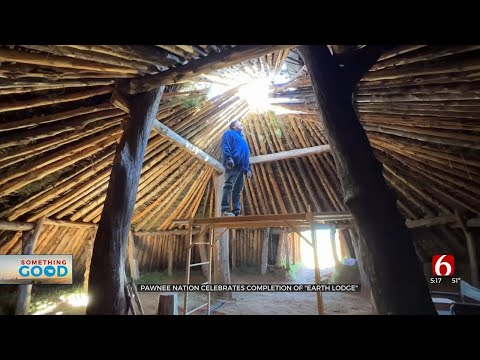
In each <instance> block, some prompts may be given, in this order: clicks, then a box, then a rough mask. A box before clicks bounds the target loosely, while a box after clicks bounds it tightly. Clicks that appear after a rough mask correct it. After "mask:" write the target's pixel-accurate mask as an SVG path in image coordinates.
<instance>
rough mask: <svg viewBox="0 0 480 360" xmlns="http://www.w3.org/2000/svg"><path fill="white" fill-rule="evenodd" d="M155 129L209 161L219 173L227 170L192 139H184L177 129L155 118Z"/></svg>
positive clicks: (203, 159)
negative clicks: (191, 140)
mask: <svg viewBox="0 0 480 360" xmlns="http://www.w3.org/2000/svg"><path fill="white" fill-rule="evenodd" d="M153 129H154V130H155V131H157V132H159V133H160V134H162V135H164V136H166V137H167V138H168V139H169V140H170V141H172V142H174V143H175V144H176V145H178V146H179V147H181V148H182V149H184V150H186V151H188V152H189V153H190V154H192V155H193V156H195V157H196V158H197V159H200V160H201V161H203V162H205V163H207V164H208V165H210V166H213V168H214V169H215V170H216V171H217V172H218V173H219V174H222V173H223V172H224V171H225V168H224V167H223V165H222V164H221V163H220V162H219V161H218V160H215V159H214V158H213V157H211V156H210V155H208V154H207V153H206V152H205V151H203V150H202V149H200V148H198V147H196V146H195V145H193V144H192V143H191V142H190V141H188V140H186V139H184V138H183V137H181V136H180V135H178V134H177V133H176V132H175V131H173V130H172V129H170V128H169V127H168V126H166V125H164V124H162V123H161V122H160V121H157V120H155V121H154V122H153Z"/></svg>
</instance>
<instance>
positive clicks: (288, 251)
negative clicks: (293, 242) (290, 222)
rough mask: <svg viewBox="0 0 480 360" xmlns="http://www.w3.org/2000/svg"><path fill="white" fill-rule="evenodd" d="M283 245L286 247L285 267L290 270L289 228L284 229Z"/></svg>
mask: <svg viewBox="0 0 480 360" xmlns="http://www.w3.org/2000/svg"><path fill="white" fill-rule="evenodd" d="M283 246H284V247H285V269H287V271H290V243H289V241H288V229H287V227H285V228H284V229H283Z"/></svg>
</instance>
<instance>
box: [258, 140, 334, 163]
mask: <svg viewBox="0 0 480 360" xmlns="http://www.w3.org/2000/svg"><path fill="white" fill-rule="evenodd" d="M328 151H330V145H319V146H312V147H308V148H303V149H295V150H288V151H281V152H278V153H274V154H268V155H258V156H252V157H251V158H250V164H259V163H265V162H269V161H277V160H286V159H292V158H297V157H301V156H308V155H313V154H321V153H324V152H328Z"/></svg>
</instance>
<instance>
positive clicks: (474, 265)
mask: <svg viewBox="0 0 480 360" xmlns="http://www.w3.org/2000/svg"><path fill="white" fill-rule="evenodd" d="M455 215H456V217H457V220H458V223H459V224H460V227H461V228H462V230H463V233H464V234H465V239H466V240H467V251H468V260H469V263H470V277H471V282H472V285H473V286H475V287H477V288H478V287H479V286H480V284H479V281H478V262H477V250H476V249H475V241H474V239H473V234H472V232H471V231H470V230H468V229H467V227H466V226H465V221H464V220H463V219H462V217H461V216H460V214H459V212H458V211H455Z"/></svg>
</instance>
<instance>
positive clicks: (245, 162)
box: [222, 130, 250, 172]
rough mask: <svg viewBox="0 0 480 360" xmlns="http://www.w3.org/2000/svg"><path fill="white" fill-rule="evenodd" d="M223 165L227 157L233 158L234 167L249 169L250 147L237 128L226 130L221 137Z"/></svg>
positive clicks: (246, 170)
mask: <svg viewBox="0 0 480 360" xmlns="http://www.w3.org/2000/svg"><path fill="white" fill-rule="evenodd" d="M222 154H223V166H225V164H226V162H227V160H228V159H230V158H231V159H233V162H234V163H235V167H237V166H239V167H240V168H241V169H242V170H243V171H244V172H248V171H250V149H249V148H248V144H247V142H246V141H245V138H244V137H243V135H242V133H241V132H240V131H237V130H227V131H226V132H225V134H223V138H222Z"/></svg>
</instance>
